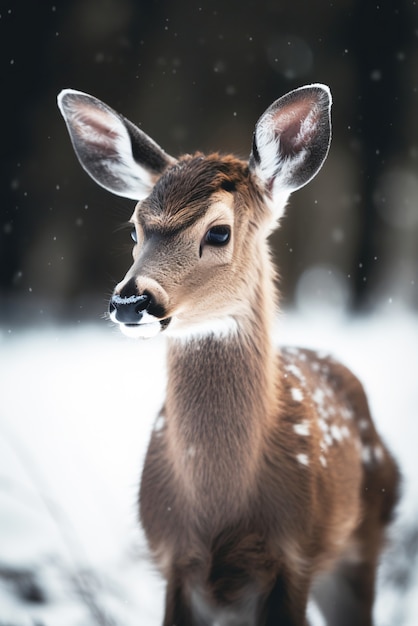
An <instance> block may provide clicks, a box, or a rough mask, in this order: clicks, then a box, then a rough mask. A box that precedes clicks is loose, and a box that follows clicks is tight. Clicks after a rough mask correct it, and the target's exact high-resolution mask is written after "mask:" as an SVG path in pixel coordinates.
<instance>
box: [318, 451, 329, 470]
mask: <svg viewBox="0 0 418 626" xmlns="http://www.w3.org/2000/svg"><path fill="white" fill-rule="evenodd" d="M319 462H320V463H321V465H322V467H327V465H328V462H327V460H326V458H325V457H324V455H323V454H321V455H320V457H319Z"/></svg>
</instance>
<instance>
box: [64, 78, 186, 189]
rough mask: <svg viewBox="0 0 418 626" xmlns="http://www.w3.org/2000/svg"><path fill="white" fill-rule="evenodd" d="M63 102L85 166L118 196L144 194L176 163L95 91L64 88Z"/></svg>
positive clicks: (79, 156)
mask: <svg viewBox="0 0 418 626" xmlns="http://www.w3.org/2000/svg"><path fill="white" fill-rule="evenodd" d="M58 106H59V108H60V111H61V113H62V115H63V117H64V119H65V122H66V124H67V128H68V132H69V133H70V137H71V141H72V144H73V147H74V150H75V152H76V154H77V157H78V159H79V161H80V163H81V165H82V166H83V168H84V169H85V170H86V172H87V173H88V174H90V176H91V177H92V178H93V179H94V180H95V181H96V182H97V183H98V184H99V185H101V186H102V187H104V188H105V189H107V190H109V191H111V192H113V193H115V194H116V195H118V196H124V197H125V198H131V199H132V200H141V199H142V198H145V197H146V196H147V195H148V194H149V192H150V191H151V189H152V187H153V186H154V185H155V183H156V181H157V180H158V178H159V177H160V176H161V174H162V173H163V171H164V170H165V169H166V168H167V167H168V166H170V165H173V164H174V163H175V162H176V161H175V159H173V158H172V157H170V156H168V155H167V154H166V153H165V152H164V150H162V149H161V148H160V147H159V146H158V145H157V144H156V143H155V142H154V141H153V140H152V139H150V137H148V136H147V135H146V134H145V133H144V132H142V131H141V130H140V129H139V128H137V127H136V126H135V125H134V124H132V122H130V121H129V120H127V119H125V118H124V117H123V116H122V115H119V113H116V111H114V110H113V109H111V108H110V107H109V106H107V105H106V104H104V103H103V102H101V101H100V100H97V98H94V97H93V96H89V95H88V94H86V93H82V92H81V91H75V90H73V89H64V90H63V91H61V93H60V94H59V96H58Z"/></svg>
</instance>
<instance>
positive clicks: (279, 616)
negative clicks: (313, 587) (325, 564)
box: [261, 574, 309, 626]
mask: <svg viewBox="0 0 418 626" xmlns="http://www.w3.org/2000/svg"><path fill="white" fill-rule="evenodd" d="M308 591H309V580H308V579H307V578H306V577H298V578H297V579H294V578H293V579H291V578H290V577H289V576H286V575H283V574H280V575H279V576H278V577H277V579H276V581H275V584H274V586H273V589H272V590H271V591H270V593H269V595H268V597H267V600H266V602H265V605H264V615H263V618H264V619H263V620H262V621H261V623H262V624H265V626H279V625H280V626H306V625H307V621H306V607H307V603H308Z"/></svg>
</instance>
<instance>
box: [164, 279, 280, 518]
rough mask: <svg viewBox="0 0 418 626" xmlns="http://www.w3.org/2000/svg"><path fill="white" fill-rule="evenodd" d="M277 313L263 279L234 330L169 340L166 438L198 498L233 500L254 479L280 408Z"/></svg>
mask: <svg viewBox="0 0 418 626" xmlns="http://www.w3.org/2000/svg"><path fill="white" fill-rule="evenodd" d="M266 282H267V284H266ZM274 312H275V298H274V288H273V283H272V281H260V282H258V285H257V288H256V289H255V290H254V294H253V297H252V298H251V300H250V302H249V304H248V308H247V310H246V311H245V312H244V313H243V314H242V315H239V316H237V317H236V321H237V331H236V332H232V333H231V334H230V335H228V336H227V337H225V336H217V335H211V334H209V335H207V336H205V337H204V338H199V339H198V338H194V339H193V338H192V339H189V340H187V341H184V340H171V341H170V344H169V348H168V386H167V399H166V413H167V415H166V417H167V429H168V440H169V445H171V446H172V449H171V455H172V458H174V459H175V471H176V473H177V474H178V476H179V478H180V480H182V481H183V482H184V484H185V486H186V487H187V488H189V489H190V491H191V493H193V492H195V491H196V490H198V491H199V498H200V497H201V496H202V494H216V497H217V498H218V499H221V500H222V498H226V499H227V501H228V502H229V506H232V504H231V494H232V493H234V492H235V491H237V490H238V492H239V493H240V494H241V495H242V494H243V493H244V492H246V491H248V490H251V485H252V484H254V480H255V476H256V473H257V464H258V462H259V458H260V451H261V447H262V445H263V439H265V438H263V434H265V429H266V428H268V422H269V420H270V419H272V417H273V415H274V412H275V409H276V407H277V401H276V400H277V397H276V396H277V380H276V379H277V366H276V354H275V350H274V347H273V345H272V341H271V330H272V329H271V326H272V318H273V315H274ZM194 495H196V494H194ZM208 497H210V495H208ZM219 504H221V503H220V502H219V501H218V502H217V503H215V502H213V505H214V507H216V506H219ZM206 505H207V506H208V504H206Z"/></svg>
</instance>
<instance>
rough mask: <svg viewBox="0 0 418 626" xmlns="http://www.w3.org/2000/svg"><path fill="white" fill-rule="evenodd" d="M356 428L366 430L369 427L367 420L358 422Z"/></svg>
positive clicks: (363, 419)
mask: <svg viewBox="0 0 418 626" xmlns="http://www.w3.org/2000/svg"><path fill="white" fill-rule="evenodd" d="M358 427H359V430H368V428H369V427H370V422H369V420H367V419H365V418H364V417H363V418H362V419H361V420H359V421H358Z"/></svg>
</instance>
